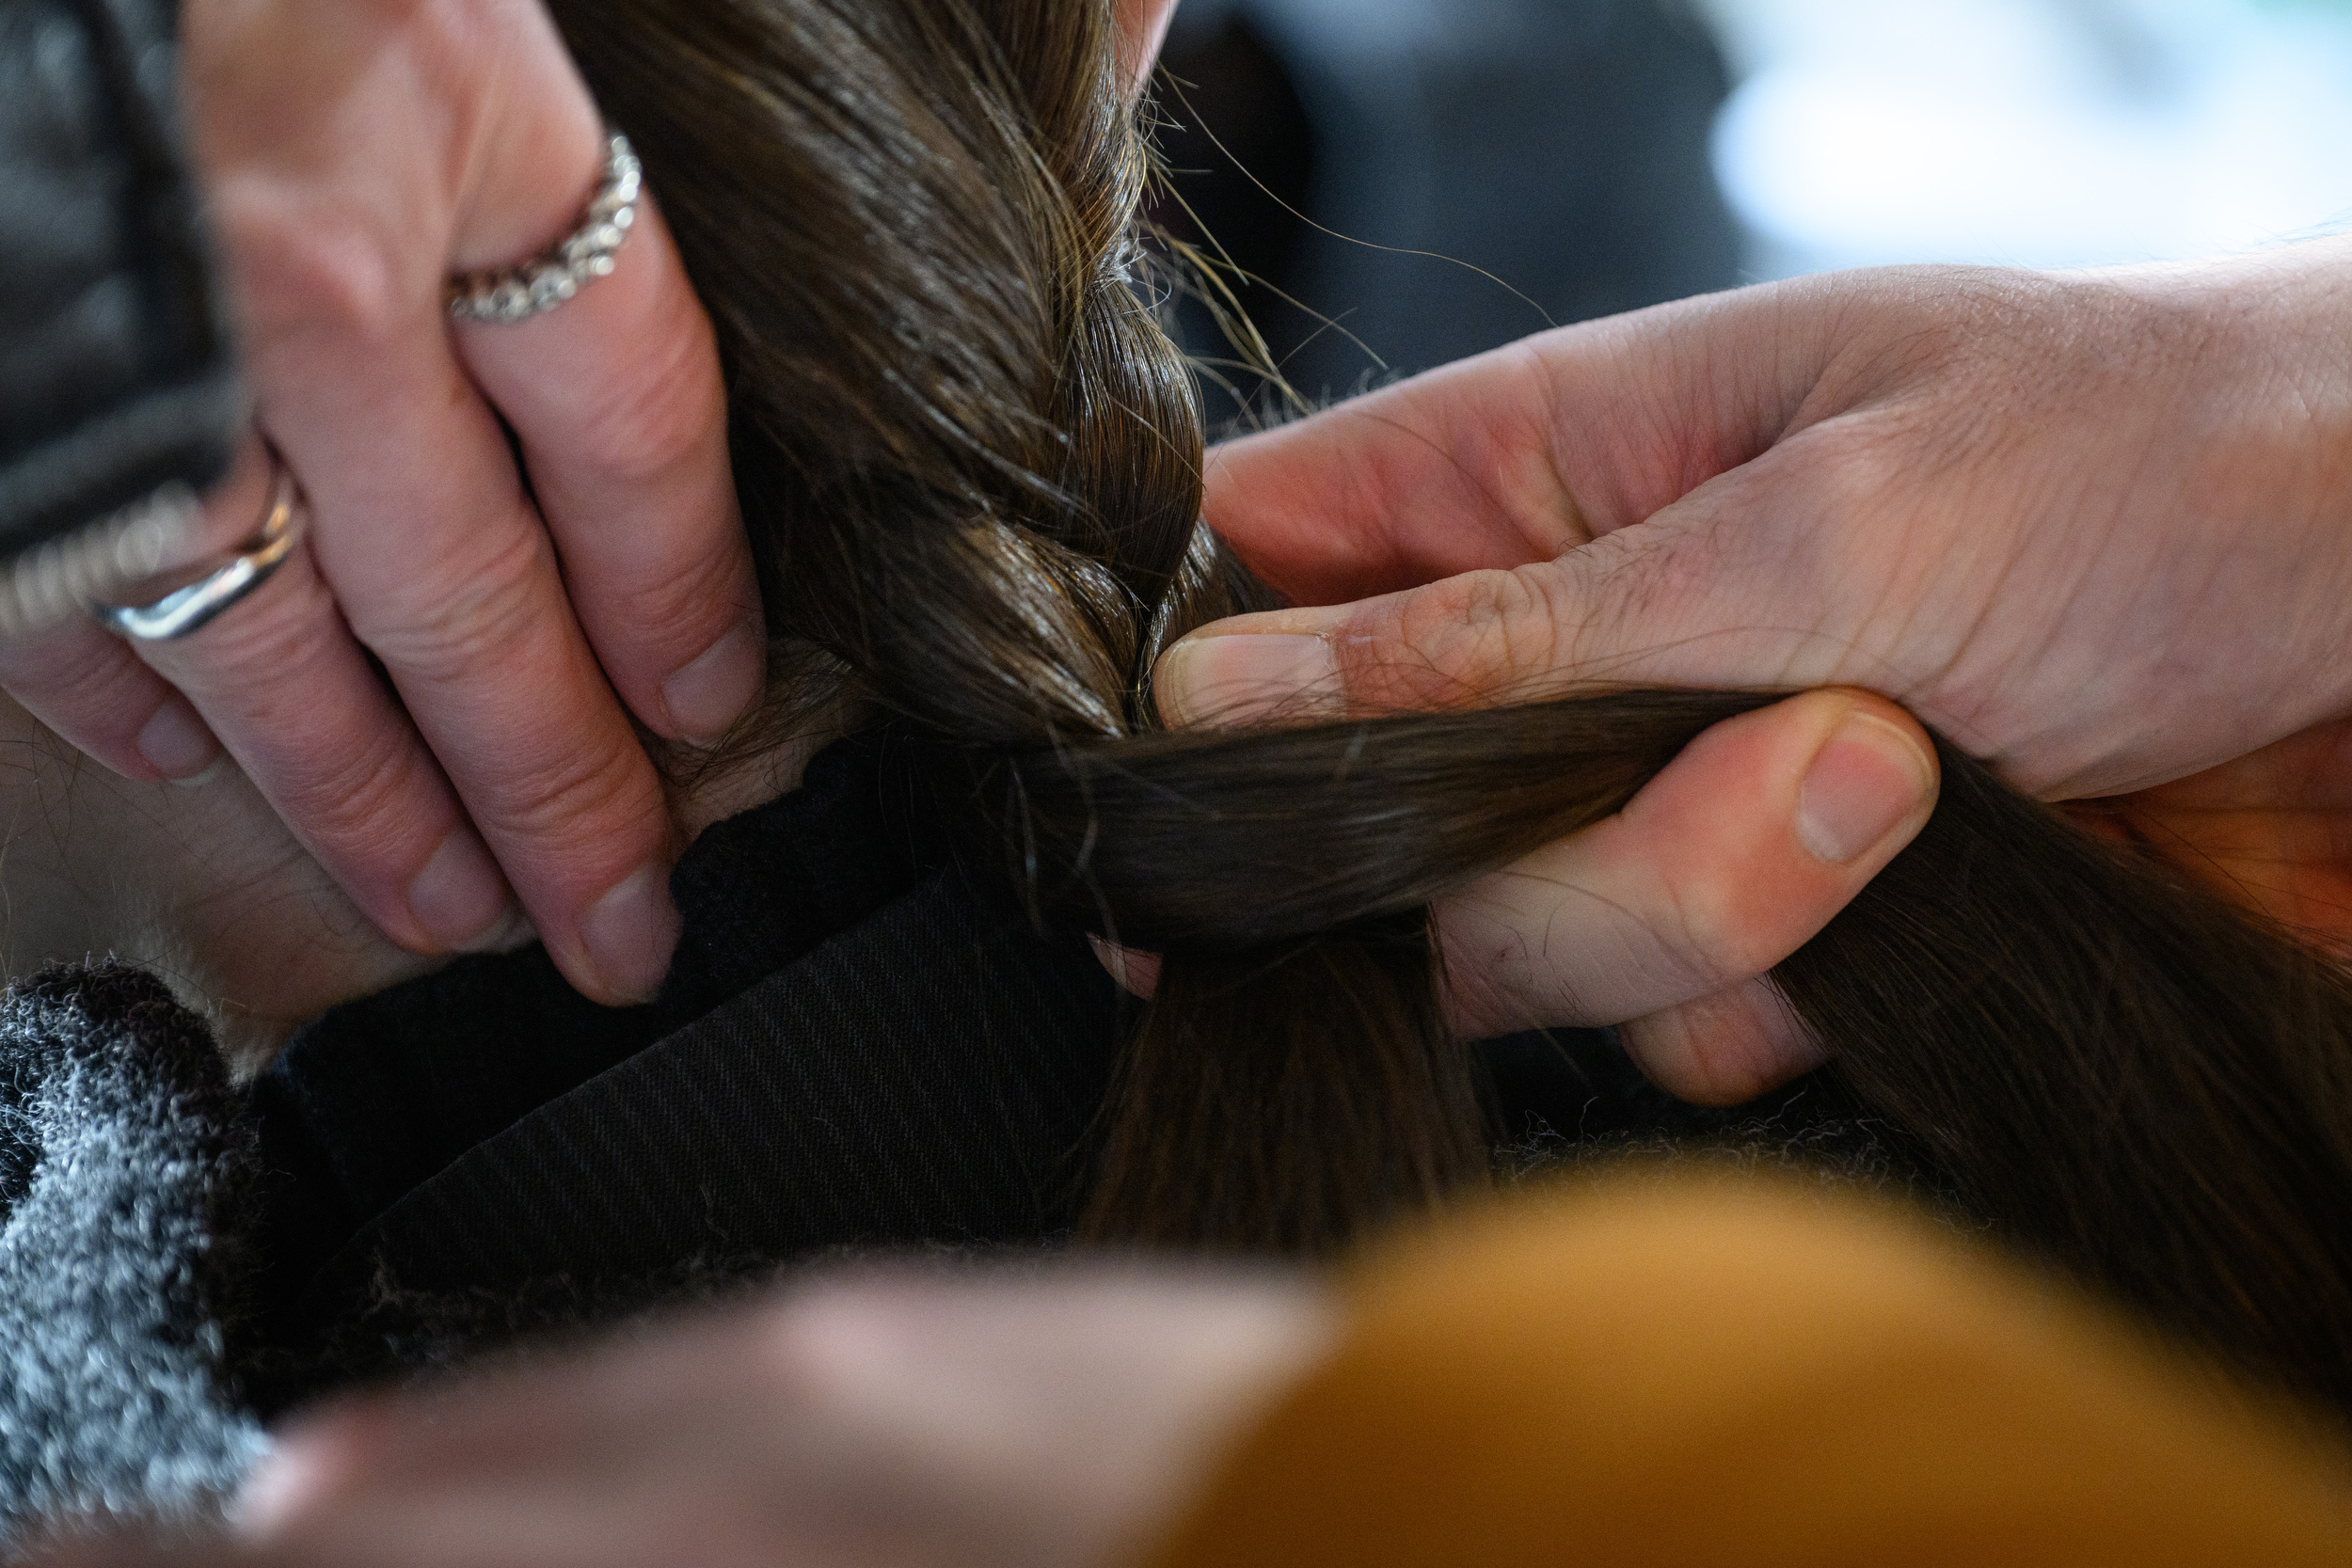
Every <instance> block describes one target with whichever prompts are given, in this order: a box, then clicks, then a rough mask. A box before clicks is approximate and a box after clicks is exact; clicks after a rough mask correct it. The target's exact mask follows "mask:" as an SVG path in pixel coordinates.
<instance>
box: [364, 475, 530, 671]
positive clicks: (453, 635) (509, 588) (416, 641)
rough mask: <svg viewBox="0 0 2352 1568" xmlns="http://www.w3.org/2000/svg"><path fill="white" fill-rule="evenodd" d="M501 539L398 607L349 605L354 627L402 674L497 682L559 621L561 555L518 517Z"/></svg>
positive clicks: (427, 579) (434, 574)
mask: <svg viewBox="0 0 2352 1568" xmlns="http://www.w3.org/2000/svg"><path fill="white" fill-rule="evenodd" d="M495 533H496V535H497V536H496V537H495V538H492V539H489V540H487V541H485V543H483V544H482V545H480V546H478V547H477V548H476V550H474V551H472V552H469V553H467V554H465V555H464V556H463V557H462V558H458V557H453V558H451V559H450V560H448V561H447V562H444V563H443V565H442V566H441V568H440V569H439V570H437V571H429V572H425V573H421V574H420V575H419V577H418V578H417V579H416V584H415V588H414V591H412V592H408V593H404V594H402V595H401V596H400V602H399V603H398V604H397V605H389V604H388V605H383V606H380V607H373V612H372V613H371V612H367V611H364V610H362V607H360V606H358V605H353V606H350V607H348V608H349V610H350V612H351V614H352V616H353V620H352V629H353V630H354V631H355V632H356V633H357V634H358V638H359V640H360V641H362V642H364V643H366V644H367V645H368V646H369V647H370V648H371V649H373V650H374V652H375V653H376V655H377V656H378V657H381V658H382V659H383V660H384V661H385V663H387V664H388V665H389V666H391V668H392V669H394V670H395V671H397V672H399V673H401V674H402V675H404V676H406V677H411V678H414V679H417V680H421V681H422V682H425V683H427V684H428V685H431V686H435V687H447V686H453V685H459V684H465V683H472V682H480V681H483V680H485V679H495V678H497V673H498V672H501V671H504V670H508V669H511V668H513V667H514V665H515V661H516V657H517V655H518V653H519V651H520V650H521V649H523V648H524V647H526V646H527V645H528V644H529V643H530V642H531V641H532V640H533V639H535V638H538V637H541V636H545V635H547V634H548V632H549V631H550V630H551V629H555V628H553V627H551V626H550V620H551V619H558V620H560V607H559V606H555V605H551V604H550V595H552V596H553V597H554V598H555V599H558V600H560V599H561V596H562V595H561V589H560V587H559V586H558V575H557V571H556V562H555V549H554V546H553V544H552V543H551V542H550V541H549V540H548V535H547V531H546V530H545V529H543V528H541V527H539V526H538V524H537V522H536V521H535V520H534V519H528V518H524V517H520V516H516V517H514V518H511V519H509V520H508V521H507V522H505V523H502V524H501V525H499V526H498V527H497V528H496V530H495Z"/></svg>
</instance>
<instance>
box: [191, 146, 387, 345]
mask: <svg viewBox="0 0 2352 1568" xmlns="http://www.w3.org/2000/svg"><path fill="white" fill-rule="evenodd" d="M215 225H216V228H217V230H218V232H219V234H220V237H221V243H222V245H223V248H224V249H225V250H226V251H227V252H228V254H229V256H230V260H231V261H232V263H233V265H234V267H235V269H236V274H237V278H238V282H239V284H240V288H239V302H240V305H241V307H242V309H243V313H244V314H245V316H246V319H247V321H248V322H249V323H250V324H251V325H252V326H253V327H254V329H255V330H256V331H257V332H259V333H261V334H262V335H263V336H272V335H277V334H282V333H285V332H289V331H293V330H297V329H298V330H310V331H315V330H318V329H321V328H326V329H329V330H332V331H334V332H335V333H337V334H339V335H341V336H343V337H347V338H350V339H352V340H355V341H357V342H358V343H359V344H361V345H369V344H380V343H387V342H389V341H392V340H393V339H394V337H395V336H396V335H397V334H398V333H399V331H400V330H401V328H402V327H403V326H404V325H405V324H406V323H407V322H408V321H409V319H411V318H412V317H413V315H414V311H413V309H411V301H410V300H409V298H408V294H409V293H410V291H409V290H408V289H407V287H406V281H407V280H406V279H405V277H404V276H403V269H402V268H401V267H400V266H399V264H398V263H397V262H396V261H395V260H394V254H395V253H394V250H393V248H392V247H391V246H390V245H389V244H388V243H387V242H386V239H385V236H384V235H382V234H381V233H380V232H379V231H378V230H377V228H376V226H375V225H374V224H373V222H371V221H370V220H369V219H368V218H367V217H366V216H365V215H364V214H362V213H360V212H358V211H357V210H348V209H347V210H343V211H338V210H336V208H335V207H334V206H333V205H332V204H326V203H321V202H314V201H306V200H300V199H297V198H295V197H294V195H293V194H292V193H290V192H288V191H286V190H284V189H283V188H281V187H279V186H278V185H276V184H275V183H274V182H270V181H268V180H264V179H261V178H255V179H249V180H236V181H230V182H226V183H225V184H224V186H223V188H222V190H221V192H220V194H219V197H218V198H217V199H216V201H215Z"/></svg>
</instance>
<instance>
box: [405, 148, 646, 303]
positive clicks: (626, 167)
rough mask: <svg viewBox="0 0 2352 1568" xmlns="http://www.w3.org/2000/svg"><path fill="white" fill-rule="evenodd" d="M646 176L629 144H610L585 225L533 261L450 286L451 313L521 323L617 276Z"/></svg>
mask: <svg viewBox="0 0 2352 1568" xmlns="http://www.w3.org/2000/svg"><path fill="white" fill-rule="evenodd" d="M643 192H644V167H643V166H641V165H640V164H639V163H638V161H637V154H636V152H635V151H634V150H631V148H630V147H629V145H628V137H627V136H624V135H620V134H619V133H618V132H614V133H612V134H611V135H608V136H607V137H606V138H605V143H604V178H603V181H602V182H601V183H599V184H598V185H597V187H596V194H595V195H594V196H591V197H590V198H588V207H587V210H586V211H585V212H584V213H582V214H580V225H579V227H578V228H576V229H574V230H572V231H571V232H570V233H568V234H566V235H564V237H563V238H562V239H560V240H558V241H556V242H555V244H554V245H550V246H548V248H547V249H546V250H544V251H541V252H540V253H539V254H538V255H536V256H534V257H532V259H531V260H530V261H524V262H521V263H519V264H518V265H516V266H511V267H498V268H494V269H492V270H491V271H488V272H474V273H467V274H465V275H463V276H461V277H453V278H451V279H450V280H449V291H448V297H449V313H450V315H451V316H452V317H453V319H455V320H457V321H478V322H496V323H498V324H499V325H504V326H511V325H514V324H515V323H516V322H524V321H529V320H530V319H531V318H532V317H533V316H536V315H540V314H542V313H544V312H546V311H548V310H552V309H555V308H556V307H557V306H559V305H561V304H563V303H564V301H565V300H567V299H569V298H571V297H572V296H573V295H574V294H577V293H580V290H582V289H584V288H586V287H587V286H588V285H589V284H591V283H593V282H595V281H596V279H597V278H599V277H610V276H611V275H612V268H613V266H614V264H615V263H614V261H613V258H614V257H615V256H617V255H618V254H619V252H620V248H621V246H622V245H624V244H626V243H627V242H628V231H629V230H631V229H632V228H634V227H636V224H637V198H638V197H639V196H640V195H642V194H643Z"/></svg>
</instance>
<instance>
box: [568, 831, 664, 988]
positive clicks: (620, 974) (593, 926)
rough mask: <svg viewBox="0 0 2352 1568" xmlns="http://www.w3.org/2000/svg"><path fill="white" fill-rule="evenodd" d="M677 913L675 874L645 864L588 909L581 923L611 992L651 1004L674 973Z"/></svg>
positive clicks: (590, 955) (598, 975) (600, 976)
mask: <svg viewBox="0 0 2352 1568" xmlns="http://www.w3.org/2000/svg"><path fill="white" fill-rule="evenodd" d="M677 934H678V913H677V908H676V906H675V905H674V904H672V903H671V902H670V874H669V870H668V868H667V867H665V866H662V865H658V864H656V865H646V866H641V867H639V868H638V870H637V871H636V872H635V873H634V874H633V875H631V876H630V877H629V879H628V880H627V881H625V882H623V883H622V884H621V885H620V886H618V887H616V888H614V889H613V890H612V892H610V893H608V894H606V895H604V896H603V897H602V898H599V899H597V900H596V903H594V904H593V905H591V906H590V907H589V910H588V913H587V915H586V917H585V918H583V919H582V920H581V921H580V942H581V944H582V945H584V946H585V947H586V948H587V949H588V961H589V962H590V963H592V964H594V965H595V966H596V978H597V979H599V980H600V981H602V982H603V984H604V989H605V990H606V991H607V993H608V994H610V995H611V996H612V997H613V998H615V999H616V1000H618V1001H623V1002H650V1001H651V1000H653V995H654V992H656V991H658V990H660V989H661V981H662V978H663V976H665V975H667V974H669V972H670V954H671V952H672V951H673V950H674V949H675V947H676V946H677Z"/></svg>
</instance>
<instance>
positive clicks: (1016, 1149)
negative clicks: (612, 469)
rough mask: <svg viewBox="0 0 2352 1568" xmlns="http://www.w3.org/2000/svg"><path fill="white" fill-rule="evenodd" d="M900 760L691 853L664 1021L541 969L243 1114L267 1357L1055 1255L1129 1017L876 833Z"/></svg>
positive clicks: (372, 1013)
mask: <svg viewBox="0 0 2352 1568" xmlns="http://www.w3.org/2000/svg"><path fill="white" fill-rule="evenodd" d="M888 752H889V742H888V740H887V738H886V737H883V736H866V737H862V738H859V739H855V740H851V741H845V742H842V743H839V744H837V745H835V746H834V747H831V748H829V749H828V750H827V751H826V752H823V753H822V754H820V755H819V756H818V758H817V759H816V760H815V761H814V762H813V763H812V764H811V765H810V768H809V769H808V775H807V778H806V781H805V783H804V784H803V787H802V788H801V789H800V790H798V791H795V792H794V793H792V794H790V795H787V796H786V797H784V798H783V799H782V800H777V801H775V802H774V803H772V804H771V805H768V806H765V807H762V808H760V809H758V810H756V811H754V812H750V813H747V814H745V815H744V816H740V817H738V818H735V819H734V820H732V821H729V822H726V823H722V824H720V825H719V826H717V827H714V828H713V829H711V830H710V831H708V832H706V833H705V834H704V835H703V836H702V838H701V839H700V840H698V841H697V842H696V844H695V845H694V847H692V849H691V850H690V851H689V853H688V854H687V856H686V857H685V858H684V860H683V861H682V862H681V863H680V864H679V866H678V869H677V872H676V874H675V877H674V879H673V883H672V886H673V891H674V893H675V895H676V898H677V902H678V906H679V910H680V912H681V914H682V915H683V916H684V918H685V931H684V934H683V936H682V937H681V940H680V943H679V953H678V958H677V959H676V962H675V967H674V969H673V972H672V974H671V977H670V979H669V982H668V983H667V984H666V985H665V986H664V988H663V990H662V994H661V996H660V998H659V999H658V1001H657V1002H656V1003H655V1004H654V1005H653V1006H647V1007H639V1008H631V1009H625V1010H621V1011H608V1010H606V1009H602V1008H598V1007H596V1006H592V1005H590V1004H589V1003H587V1002H585V1001H582V1000H581V999H580V997H579V996H578V995H576V994H575V993H573V992H572V991H571V990H569V988H568V987H566V986H565V985H564V983H563V981H562V979H561V977H560V976H558V975H557V974H556V973H555V971H554V968H553V966H552V964H551V963H549V961H548V958H547V957H546V955H545V954H544V953H542V952H540V951H538V950H536V949H533V950H532V951H530V952H527V953H523V954H517V955H514V956H511V957H506V958H474V959H469V960H465V961H462V962H460V963H458V964H455V965H453V966H452V967H451V968H449V969H447V970H444V971H442V972H441V973H440V974H436V975H433V976H430V977H428V978H426V979H424V980H421V981H417V982H415V983H412V984H410V985H406V986H402V987H398V988H395V989H394V990H389V991H387V992H385V993H383V994H381V995H378V996H375V997H371V998H369V999H367V1000H365V1001H363V1002H360V1003H357V1004H353V1005H351V1006H344V1007H340V1008H337V1009H335V1010H334V1011H333V1012H330V1013H329V1014H327V1015H326V1017H325V1018H324V1019H322V1020H320V1021H319V1022H317V1023H315V1024H313V1025H312V1026H310V1028H308V1029H306V1030H305V1031H303V1032H302V1034H301V1035H299V1036H298V1037H296V1038H295V1040H294V1042H293V1044H292V1045H291V1046H290V1048H289V1049H288V1051H287V1052H286V1053H285V1055H284V1056H283V1058H282V1059H281V1060H280V1061H279V1063H278V1065H277V1066H276V1067H275V1068H274V1069H272V1070H271V1071H270V1072H269V1073H268V1074H266V1075H265V1076H264V1077H263V1078H262V1080H261V1081H260V1083H258V1084H257V1085H255V1090H254V1102H255V1106H256V1110H257V1113H258V1115H259V1118H260V1123H261V1129H262V1148H263V1154H264V1161H265V1164H267V1166H268V1167H269V1169H270V1171H271V1173H272V1177H271V1181H270V1185H269V1188H268V1192H269V1203H268V1214H267V1221H266V1226H267V1229H266V1234H265V1236H264V1238H263V1248H262V1250H263V1252H264V1254H265V1256H266V1257H267V1259H268V1268H267V1275H266V1278H265V1280H264V1281H263V1283H262V1289H261V1291H260V1301H261V1307H262V1312H263V1314H264V1317H265V1319H266V1322H267V1323H269V1324H270V1332H271V1334H272V1336H273V1337H274V1338H276V1339H277V1340H278V1341H279V1342H280V1343H281V1344H299V1343H301V1342H304V1341H306V1340H319V1339H320V1338H322V1337H331V1336H332V1335H333V1333H334V1332H335V1330H336V1327H337V1325H338V1323H342V1322H344V1321H346V1320H348V1319H349V1317H350V1316H351V1315H352V1314H353V1313H355V1312H359V1311H363V1310H365V1309H366V1301H365V1298H368V1297H369V1296H370V1295H371V1294H372V1293H373V1294H375V1295H381V1294H382V1293H383V1292H384V1291H387V1290H396V1291H403V1292H434V1291H482V1290H492V1291H510V1292H516V1291H529V1290H531V1289H532V1288H533V1286H534V1285H535V1284H538V1283H544V1282H546V1281H548V1280H549V1279H553V1278H556V1277H559V1276H560V1277H561V1278H562V1279H564V1281H565V1282H566V1288H567V1290H569V1291H573V1292H574V1293H577V1294H579V1295H581V1296H582V1297H587V1298H594V1299H596V1300H608V1299H612V1298H614V1297H616V1296H622V1297H628V1296H633V1295H639V1294H643V1293H644V1292H643V1291H635V1290H634V1289H633V1287H632V1282H633V1281H636V1280H639V1279H644V1278H650V1277H653V1276H655V1275H661V1274H663V1273H664V1271H675V1269H677V1268H678V1267H680V1266H682V1265H684V1264H687V1263H689V1262H698V1263H712V1262H715V1261H716V1260H728V1266H730V1267H751V1266H755V1265H758V1264H761V1263H772V1262H774V1261H778V1260H782V1259H790V1258H793V1257H797V1256H800V1255H803V1254H804V1253H807V1252H810V1251H814V1250H818V1249H821V1248H825V1247H831V1246H839V1245H847V1244H854V1243H881V1242H889V1243H919V1242H942V1243H973V1242H982V1241H991V1242H1010V1241H1025V1240H1037V1239H1041V1238H1043V1237H1045V1236H1048V1235H1050V1234H1052V1233H1053V1232H1055V1231H1056V1230H1057V1229H1059V1228H1062V1227H1066V1226H1067V1225H1068V1223H1069V1219H1070V1215H1071V1213H1072V1212H1073V1202H1074V1197H1075V1194H1076V1191H1077V1186H1078V1178H1079V1172H1078V1169H1077V1167H1076V1165H1074V1164H1073V1150H1075V1148H1077V1146H1078V1145H1079V1144H1080V1142H1081V1141H1082V1140H1083V1138H1084V1135H1085V1133H1086V1131H1087V1127H1088V1123H1089V1118H1090V1117H1091V1116H1092V1114H1093V1112H1094V1110H1095V1108H1096V1107H1097V1106H1098V1105H1099V1104H1100V1102H1101V1101H1102V1099H1103V1096H1104V1088H1105V1085H1106V1083H1107V1077H1108V1073H1109V1070H1110V1067H1111V1064H1112V1060H1113V1057H1114V1055H1115V1053H1116V1048H1117V1044H1118V1038H1119V1031H1120V1023H1119V1013H1120V1004H1119V1002H1118V998H1117V992H1116V990H1115V988H1114V987H1113V986H1112V985H1111V983H1110V981H1109V979H1108V978H1107V977H1106V976H1105V975H1104V973H1103V971H1102V968H1101V966H1100V965H1099V964H1098V963H1096V962H1095V961H1094V959H1093V957H1092V955H1091V954H1090V953H1089V951H1088V949H1087V947H1086V944H1085V942H1084V941H1083V940H1082V939H1080V938H1077V937H1074V936H1060V937H1050V938H1049V937H1045V936H1041V935H1040V934H1038V933H1037V932H1036V931H1034V930H1033V929H1031V928H1030V927H1028V926H1027V924H1026V923H1025V921H1024V920H1023V919H1022V918H1021V916H1020V914H1019V912H1018V911H1017V910H1015V909H1014V908H1013V907H1012V906H1011V905H1010V904H1009V902H1007V901H1003V900H1000V899H998V898H995V897H993V896H990V895H982V894H980V893H978V892H977V891H975V890H974V888H973V887H972V886H971V885H970V884H969V883H968V882H966V881H965V880H964V879H963V878H962V877H961V875H960V874H959V873H957V872H956V871H954V870H953V869H952V868H951V867H950V866H948V865H947V864H946V861H945V857H944V856H943V855H941V854H940V852H939V850H938V848H937V847H936V846H935V845H934V844H932V843H931V842H930V840H929V839H928V838H927V837H926V836H925V835H924V834H923V833H922V832H920V831H919V829H918V828H916V827H914V826H911V824H917V823H920V822H921V821H922V820H924V819H925V816H926V814H925V813H923V812H922V811H920V810H919V809H896V810H892V809H885V803H886V802H887V801H889V800H893V799H894V797H893V794H892V786H891V784H890V783H889V782H888V781H889V779H890V777H891V771H890V769H889V768H888V767H887V766H886V763H887V758H888Z"/></svg>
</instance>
